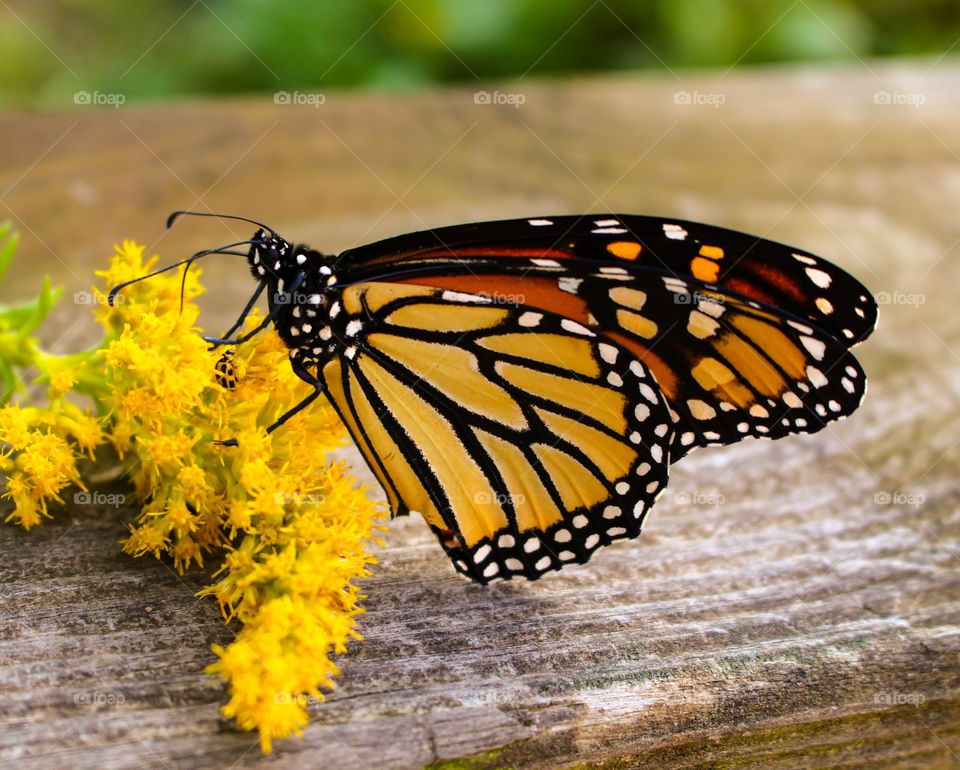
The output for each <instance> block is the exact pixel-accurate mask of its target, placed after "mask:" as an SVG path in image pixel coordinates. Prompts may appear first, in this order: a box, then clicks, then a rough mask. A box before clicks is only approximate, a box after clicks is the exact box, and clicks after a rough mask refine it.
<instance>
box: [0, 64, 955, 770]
mask: <svg viewBox="0 0 960 770" xmlns="http://www.w3.org/2000/svg"><path fill="white" fill-rule="evenodd" d="M925 69H926V65H923V66H916V67H910V66H898V67H891V68H887V69H885V68H881V67H875V68H874V72H873V74H872V73H871V72H867V71H865V70H863V69H862V68H854V69H850V70H838V69H801V70H771V71H762V70H761V71H755V72H750V73H747V74H739V73H738V74H734V75H730V76H728V77H725V78H722V79H720V78H717V77H712V76H706V75H704V76H702V77H689V78H685V79H683V80H681V81H676V80H674V79H673V78H669V77H642V78H641V77H619V78H604V79H591V80H582V81H572V82H565V83H562V84H550V85H547V84H532V83H526V82H521V83H517V84H505V85H501V86H499V90H501V91H506V92H516V93H523V94H524V96H525V97H526V101H525V103H524V104H523V105H522V106H521V107H520V108H514V107H510V106H489V105H478V104H475V103H474V100H473V91H472V89H462V90H438V91H434V92H428V93H420V94H413V95H405V96H383V95H359V96H347V95H339V94H329V95H328V96H327V100H326V103H325V104H324V105H322V106H321V107H320V108H318V109H311V108H309V107H306V108H294V107H288V106H283V105H274V104H273V103H272V99H271V98H270V97H265V98H257V99H248V100H241V101H226V102H216V103H182V104H171V105H158V106H146V107H124V108H121V109H119V110H94V111H82V110H78V111H74V112H69V113H63V114H49V113H48V114H6V115H3V116H0V138H2V141H0V218H2V217H5V216H9V217H11V218H12V219H13V220H14V221H15V223H17V224H18V226H19V227H20V228H21V229H22V230H23V232H24V236H25V237H24V245H23V250H22V254H23V255H24V257H26V259H21V261H20V268H21V272H19V273H18V274H17V275H15V276H13V277H12V278H11V280H10V281H9V282H8V283H7V284H6V285H5V286H4V287H2V292H0V293H2V295H3V296H4V297H13V296H17V295H18V293H21V292H23V291H27V290H28V289H30V288H31V287H33V286H34V285H35V284H36V283H37V281H38V280H39V276H40V275H41V274H42V273H44V272H51V273H53V274H54V276H55V277H56V278H57V280H59V281H60V282H61V283H63V284H64V285H66V286H67V287H68V290H69V291H70V292H72V291H75V290H78V289H81V288H84V287H86V286H87V285H88V284H89V283H90V282H91V278H90V272H91V271H92V270H93V269H95V268H96V267H98V266H99V265H101V264H102V263H103V261H104V260H105V258H106V255H107V254H109V251H110V248H111V243H112V242H114V241H116V240H118V239H121V238H123V237H135V238H137V239H138V240H141V241H145V242H147V243H150V244H152V245H153V246H154V247H155V248H156V249H157V250H158V251H159V252H160V253H161V254H162V255H164V257H165V258H168V259H173V258H174V257H177V256H180V255H181V254H183V253H184V251H185V250H186V249H193V248H199V247H201V246H205V245H209V244H210V243H214V242H220V241H223V240H224V239H226V238H229V237H231V234H236V235H241V236H242V235H244V234H245V230H244V229H243V228H239V227H235V226H233V225H230V227H229V228H227V227H225V226H224V225H222V224H216V223H209V222H208V223H204V224H200V223H196V222H194V223H190V224H189V225H184V226H180V227H178V228H177V229H175V230H174V231H172V232H170V233H167V234H164V233H161V225H162V220H163V217H164V215H165V214H166V212H167V211H168V210H170V209H173V208H177V207H183V206H198V207H201V208H202V207H203V206H209V207H210V208H211V209H215V210H216V209H222V210H226V211H232V212H241V213H246V214H249V215H251V216H255V217H258V218H261V219H265V220H267V221H269V222H270V223H271V224H273V225H274V226H275V227H277V228H278V229H280V230H281V231H282V232H284V233H286V234H288V236H289V237H291V238H296V239H303V240H306V241H309V242H311V243H313V244H314V245H316V246H318V247H320V248H322V249H324V250H331V251H332V250H336V249H342V248H346V247H348V246H351V245H353V244H354V243H357V242H363V241H369V240H372V239H374V238H376V237H380V236H386V235H390V234H394V233H398V232H402V231H406V230H412V229H419V228H421V227H424V226H435V225H441V224H449V223H455V222H458V221H464V220H471V219H484V218H496V217H511V216H522V215H534V214H541V215H542V214H558V213H566V212H576V211H581V210H594V211H607V210H613V211H627V212H637V213H663V214H671V215H673V216H678V217H686V218H693V219H702V220H707V221H712V222H716V223H719V224H725V225H729V226H733V227H738V228H742V229H746V230H750V231H754V232H759V233H766V234H767V235H768V236H770V237H774V238H776V239H779V240H784V241H787V242H791V243H796V244H797V245H799V246H802V247H804V248H807V249H810V250H812V251H815V252H818V253H821V254H823V255H824V256H826V257H828V258H830V259H832V260H834V261H836V262H837V263H839V264H841V265H843V266H845V267H846V268H847V269H849V270H850V271H851V272H853V273H854V274H855V275H857V276H858V277H859V278H861V280H863V281H864V282H865V283H866V284H867V285H868V286H870V287H871V289H873V290H874V291H875V292H878V293H885V294H881V297H882V300H883V301H884V302H885V304H884V306H883V307H882V308H881V321H880V324H881V325H880V330H879V331H878V333H877V334H876V335H875V337H874V338H873V339H872V340H871V341H870V342H869V343H867V345H865V346H864V347H863V349H862V352H861V358H862V361H863V362H864V365H865V367H866V370H867V372H868V373H869V375H870V377H871V386H870V393H869V395H868V397H867V401H866V403H865V404H864V406H863V408H862V409H861V410H860V411H859V412H858V413H857V414H856V415H855V416H854V417H853V418H851V419H849V420H847V421H845V422H843V423H840V424H837V425H835V426H833V427H831V428H830V429H828V430H827V431H824V432H823V433H821V434H818V435H816V436H811V437H797V438H793V439H789V440H783V441H779V442H776V443H769V442H747V443H744V444H742V445H739V446H736V447H731V448H727V449H719V450H717V449H715V450H703V451H701V452H698V453H697V454H695V455H693V456H691V457H690V458H688V459H685V460H684V461H683V462H681V463H679V464H678V465H677V466H675V467H674V469H673V478H672V481H671V484H670V488H669V490H668V492H667V494H666V495H665V496H664V497H663V498H662V499H661V501H660V503H659V504H658V506H657V508H656V509H655V511H654V512H653V514H652V516H651V518H650V520H649V522H648V524H647V527H646V530H645V533H644V535H643V536H642V537H641V538H640V539H639V540H638V541H635V542H631V543H623V544H619V545H615V546H612V547H610V548H608V549H606V550H605V552H603V553H601V554H600V555H598V556H596V557H595V558H594V559H593V561H592V562H591V563H590V564H589V565H587V566H585V567H580V568H574V569H566V570H564V571H563V572H562V573H560V574H558V575H556V576H552V577H548V578H546V579H543V580H541V581H539V582H537V583H519V582H513V583H509V584H498V585H492V586H490V587H487V588H482V587H478V586H474V585H471V584H469V583H467V582H466V581H464V580H463V579H461V578H459V577H458V576H456V575H455V574H454V573H453V571H452V568H451V567H450V566H449V565H448V564H447V563H446V560H445V557H444V556H443V554H442V552H441V550H440V549H439V547H438V546H437V545H436V544H435V543H434V542H433V538H432V536H431V535H430V534H429V532H428V531H427V530H426V527H425V525H424V524H423V523H422V522H421V521H419V520H415V519H409V520H403V521H398V522H396V523H395V524H394V525H393V526H392V527H391V531H390V533H389V536H388V543H387V546H386V547H385V548H384V549H382V551H381V552H380V554H379V555H380V558H381V564H380V566H379V568H378V569H377V571H376V574H375V575H374V576H373V577H372V578H370V579H369V580H368V581H367V584H366V590H367V592H368V594H369V598H368V600H367V601H366V608H367V614H366V615H365V616H364V617H363V619H362V630H363V633H364V640H363V641H362V642H358V643H356V644H353V645H352V647H351V650H350V653H349V654H348V655H347V656H346V658H345V659H344V660H343V664H344V665H343V675H342V676H341V678H340V685H339V687H338V689H337V690H336V691H335V692H334V693H332V694H331V696H330V697H329V699H328V701H327V702H326V703H323V704H317V705H316V706H314V707H313V708H312V715H313V720H312V723H311V725H310V727H309V728H308V729H307V731H306V733H305V735H304V737H303V739H302V740H291V741H286V742H280V743H279V744H278V745H277V747H276V753H275V755H274V756H273V757H272V758H270V759H264V758H262V757H261V756H260V754H259V750H258V749H257V748H256V745H255V744H256V740H255V737H254V736H251V735H249V734H243V733H238V732H236V731H235V730H233V728H232V727H231V726H230V725H229V723H227V722H225V721H224V720H222V719H221V718H220V717H219V715H218V706H219V705H220V704H221V703H222V702H223V701H224V699H225V694H224V690H223V688H222V687H221V686H220V685H219V684H218V683H217V682H215V681H213V680H210V679H208V678H207V677H205V676H204V675H203V673H202V670H203V668H204V666H205V665H206V664H207V663H209V662H210V660H211V653H210V651H209V646H210V644H211V643H213V642H218V643H224V642H226V641H229V639H230V638H231V635H232V631H231V629H229V628H227V627H225V626H224V625H223V623H222V622H221V620H220V617H219V614H218V610H217V608H216V606H215V604H213V603H212V602H209V601H199V600H197V599H195V598H194V596H193V594H194V592H195V591H196V590H197V589H198V588H199V587H200V586H201V585H203V583H204V580H205V576H204V575H202V574H191V575H188V576H187V577H186V578H184V579H181V578H179V577H177V576H176V575H175V574H174V573H173V572H172V571H171V570H170V568H169V567H168V566H167V565H165V564H162V563H159V562H157V561H154V560H151V559H140V560H133V559H130V558H128V557H125V556H123V555H121V554H120V553H119V548H118V546H117V541H118V539H120V538H121V537H122V536H123V534H124V532H125V522H126V521H128V520H129V519H130V518H131V516H132V513H131V511H130V510H126V509H124V508H119V509H114V508H106V509H100V510H91V509H90V508H89V507H80V506H77V507H68V508H67V509H66V510H63V511H62V512H61V513H60V514H59V515H58V516H57V519H56V520H55V521H54V522H53V523H51V524H49V525H45V526H43V527H42V528H40V529H39V530H37V531H35V532H32V533H29V534H25V533H23V532H20V531H18V530H16V529H14V528H12V527H10V526H6V527H3V528H0V548H2V554H3V558H2V560H0V584H2V591H0V619H2V625H0V715H2V721H0V763H3V764H4V765H6V766H16V767H29V768H38V769H39V768H60V767H65V766H69V767H72V768H87V767H90V768H94V767H96V768H126V767H166V768H208V767H241V768H245V767H260V766H263V767H273V768H286V767H312V766H330V767H337V768H372V767H377V768H397V769H399V768H418V767H423V766H426V765H430V764H432V763H436V766H438V767H450V768H452V767H457V768H462V767H512V768H554V767H575V766H584V765H586V764H587V763H590V764H589V765H588V766H590V767H604V768H625V767H664V766H672V767H691V768H692V767H733V766H737V767H739V766H762V767H775V768H780V767H798V766H802V767H947V766H952V765H956V764H958V763H960V760H958V754H960V665H958V653H960V577H958V572H957V567H958V552H960V549H958V540H960V516H958V508H960V483H958V479H957V461H958V459H960V449H958V436H960V410H958V406H957V404H958V395H960V320H958V316H957V313H956V310H955V308H956V307H957V305H958V303H960V289H958V286H960V282H958V281H957V279H956V276H957V275H958V271H960V255H958V253H957V243H958V239H960V218H958V215H957V212H958V211H960V158H958V154H960V138H958V136H957V133H956V130H955V127H956V125H957V121H958V120H960V104H958V102H957V101H956V99H955V85H956V82H957V78H958V76H960V69H958V68H957V67H956V66H955V65H951V66H948V65H940V66H938V67H936V68H934V69H933V70H931V71H930V72H929V73H928V74H926V75H925V74H924V70H925ZM681 90H682V91H686V92H689V93H691V94H696V93H706V94H710V93H713V94H722V95H723V96H724V101H723V104H721V105H720V106H719V107H712V106H709V105H705V104H699V105H697V104H691V105H684V104H678V103H677V102H676V100H675V94H676V93H677V92H678V91H681ZM880 91H886V92H895V91H898V92H903V93H922V94H923V95H924V97H925V101H924V103H923V104H922V105H921V106H919V107H910V106H896V105H884V104H878V103H877V100H876V99H875V94H876V93H878V92H880ZM4 191H5V192H4ZM198 196H199V197H200V198H201V200H200V202H199V203H198V202H197V201H196V198H197V197H198ZM206 274H207V281H208V283H209V284H211V285H213V286H216V287H217V289H216V291H215V292H213V293H212V294H211V296H209V297H208V298H207V299H206V305H205V320H206V321H207V322H208V323H209V325H210V326H217V325H219V324H220V323H222V322H223V321H224V320H227V318H228V316H229V315H230V313H231V312H232V310H233V309H234V308H236V306H237V303H238V302H240V297H241V296H243V295H244V292H245V291H248V290H249V287H248V285H247V281H248V280H249V279H248V276H247V275H246V274H245V272H244V271H243V270H238V269H237V266H236V264H234V263H225V264H221V265H213V264H211V265H209V266H208V268H207V269H206ZM58 313H59V315H57V316H56V317H55V318H54V319H53V323H52V326H51V328H50V329H48V330H47V341H48V342H49V343H51V344H54V345H56V346H59V347H61V348H69V347H72V346H74V345H76V344H79V342H80V341H82V340H84V339H85V338H87V337H89V336H90V334H91V333H92V325H88V324H87V323H86V321H84V320H82V316H83V315H85V311H84V309H82V308H79V309H78V308H77V307H76V306H74V305H72V304H70V303H69V302H67V303H66V304H65V305H64V306H63V307H61V308H60V309H59V311H58ZM122 489H123V488H122V486H121V487H117V488H116V490H115V491H122Z"/></svg>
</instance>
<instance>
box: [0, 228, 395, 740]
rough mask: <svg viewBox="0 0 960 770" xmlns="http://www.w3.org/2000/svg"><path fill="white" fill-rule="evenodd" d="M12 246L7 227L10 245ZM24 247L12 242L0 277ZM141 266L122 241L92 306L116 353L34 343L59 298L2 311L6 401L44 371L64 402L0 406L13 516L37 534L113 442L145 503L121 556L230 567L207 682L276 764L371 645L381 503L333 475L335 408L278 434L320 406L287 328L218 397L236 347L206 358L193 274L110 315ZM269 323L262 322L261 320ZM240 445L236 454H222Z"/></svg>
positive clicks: (264, 336)
mask: <svg viewBox="0 0 960 770" xmlns="http://www.w3.org/2000/svg"><path fill="white" fill-rule="evenodd" d="M5 235H6V236H8V237H9V234H8V233H5V232H3V231H2V230H0V244H2V243H3V241H4V236H5ZM15 245H16V244H15V243H13V244H12V246H11V245H10V244H9V243H8V244H7V246H8V249H7V251H4V247H3V246H2V245H0V274H2V269H4V268H5V266H6V264H7V263H9V258H10V256H12V249H13V248H14V247H15ZM143 252H144V248H143V247H142V246H138V245H137V244H135V243H132V242H129V241H127V242H124V243H123V245H122V246H120V247H118V248H117V249H116V254H115V255H114V256H113V258H112V260H111V261H110V264H109V267H108V268H107V270H105V271H103V272H101V273H98V275H99V276H100V278H101V279H102V286H101V287H100V288H98V289H94V290H93V293H92V294H91V296H92V297H93V298H94V299H95V301H94V302H92V304H93V306H94V308H95V314H96V318H97V320H98V321H99V322H100V324H101V325H102V327H103V330H104V339H103V341H102V343H101V344H99V345H98V346H96V347H95V348H93V349H91V350H88V351H84V352H82V353H77V354H73V355H70V356H54V355H51V354H48V353H45V352H44V351H42V350H41V349H40V347H39V346H38V344H37V343H36V341H35V340H34V339H33V338H32V336H31V333H32V332H33V330H34V329H35V328H36V326H37V325H39V323H40V322H41V321H42V320H43V317H44V316H45V315H46V313H47V312H48V311H49V307H50V306H51V305H52V303H53V302H54V301H55V299H56V296H55V294H54V293H53V292H52V290H51V289H50V288H49V286H48V285H45V287H44V290H43V293H42V294H41V297H40V298H39V299H38V300H37V301H36V302H35V303H31V305H29V306H21V307H18V308H3V307H0V379H2V380H3V383H4V388H5V390H8V391H9V390H10V389H11V387H9V386H12V385H13V383H15V382H17V379H16V377H17V373H18V372H23V371H24V370H25V369H26V368H27V367H34V368H35V369H36V370H37V371H38V372H39V373H40V377H39V379H38V382H40V383H43V384H45V385H46V386H47V396H48V399H49V403H48V404H47V405H46V406H32V405H28V406H22V405H20V404H17V403H9V404H7V403H6V401H5V402H4V403H5V405H4V406H0V448H2V453H0V471H2V473H3V475H4V476H5V479H6V490H5V492H4V496H5V497H7V498H10V499H11V500H12V501H13V504H14V508H13V512H12V513H10V515H9V516H8V521H13V522H15V523H17V524H20V525H21V526H23V527H25V528H30V527H32V526H34V525H36V524H38V523H40V521H41V519H42V517H43V516H48V515H50V512H49V508H50V506H51V504H57V503H61V502H62V501H63V494H64V492H65V490H67V489H68V488H83V479H82V477H81V474H80V471H79V470H78V465H77V462H78V460H79V459H80V458H81V456H83V455H87V456H89V457H90V458H95V457H96V456H97V451H98V449H101V448H105V447H108V446H112V448H113V449H114V450H115V451H116V453H117V454H118V455H119V456H120V458H121V461H122V462H123V464H124V467H125V469H126V472H127V474H128V475H129V477H130V479H131V480H132V483H133V485H134V487H135V490H136V497H137V500H138V502H139V506H140V510H139V513H138V515H137V516H136V519H135V521H134V522H133V523H132V524H131V532H130V536H129V537H128V538H127V539H126V541H125V542H124V545H123V548H124V550H125V551H126V552H127V553H129V554H131V555H134V556H140V555H142V554H144V553H151V554H154V555H155V556H157V557H160V558H170V559H172V560H173V563H174V565H175V567H176V569H178V570H179V571H181V572H182V571H183V570H185V569H187V568H188V567H190V566H191V565H192V564H197V565H203V564H204V563H205V559H208V558H210V557H211V556H212V555H216V556H217V558H222V564H221V566H220V568H219V570H218V571H217V572H216V573H215V577H216V582H214V583H213V584H212V585H210V586H208V587H207V588H206V589H204V591H203V592H202V593H204V594H207V595H211V596H213V597H215V598H216V599H217V601H218V602H219V603H220V607H221V609H222V610H223V613H224V616H225V617H226V618H227V619H228V620H233V619H236V620H238V621H239V622H240V623H242V624H243V626H242V629H241V630H240V632H239V633H238V635H237V637H236V639H235V641H234V642H233V643H232V644H230V645H229V646H227V647H226V648H221V647H219V646H214V651H215V653H216V654H217V656H218V660H217V661H216V662H214V663H213V664H212V665H211V666H210V667H209V669H208V670H209V671H210V672H211V673H213V674H216V675H219V676H221V677H223V678H224V679H226V680H227V681H228V682H229V686H230V700H229V702H228V703H227V704H226V705H225V706H224V708H223V712H224V714H225V715H227V716H229V717H232V718H233V719H235V720H236V722H237V724H238V725H239V726H240V727H242V728H243V729H247V730H252V729H256V730H258V731H259V733H260V739H261V746H262V748H263V750H264V751H265V752H269V751H270V748H271V739H273V738H279V737H285V736H288V735H290V734H291V733H299V732H300V730H301V728H302V727H303V726H304V725H305V724H306V722H307V719H308V715H307V710H306V705H307V701H308V699H309V697H313V698H316V699H320V698H321V697H322V695H321V692H320V690H321V688H323V687H330V686H332V677H333V676H335V675H336V674H337V667H336V665H335V664H334V663H333V661H332V660H331V655H335V654H338V653H342V652H343V651H344V650H345V646H346V643H347V641H348V640H349V639H350V638H351V637H357V633H356V630H355V619H356V615H357V614H358V613H359V612H361V609H360V606H359V600H360V599H361V598H362V597H361V595H360V594H359V592H358V588H357V585H356V581H357V579H358V578H362V577H364V576H365V575H367V574H368V571H367V569H368V566H369V565H370V564H372V563H373V562H374V559H373V557H372V556H371V555H370V554H369V552H368V550H367V549H368V547H369V545H370V544H371V543H372V542H376V535H377V532H378V530H379V529H380V526H379V525H378V524H377V521H376V517H377V516H378V514H379V513H380V511H379V507H378V505H377V504H375V503H373V502H372V501H371V500H370V499H369V498H368V496H367V495H366V492H365V490H364V489H363V488H361V487H359V486H357V484H356V482H355V480H354V479H353V478H352V477H351V476H350V474H349V472H348V470H347V469H346V468H345V467H344V466H343V465H342V464H338V463H331V462H330V461H329V459H328V454H329V452H330V451H331V450H332V449H334V448H336V447H337V446H338V445H340V444H341V443H343V441H344V432H343V428H342V426H341V425H340V423H339V421H338V419H337V417H336V414H335V412H334V411H333V409H332V408H331V407H330V406H329V405H328V404H327V403H326V402H324V401H322V400H319V401H317V402H315V404H314V405H313V406H312V408H310V409H307V410H304V411H303V412H301V413H300V414H298V415H297V416H296V417H294V418H293V419H291V420H290V421H289V422H287V423H286V424H285V425H284V426H283V427H282V428H281V429H280V430H277V431H276V432H274V433H272V434H269V435H268V434H267V433H266V430H265V428H266V426H268V425H270V424H271V423H272V422H273V421H274V420H275V419H276V418H277V417H278V416H280V415H281V414H283V412H284V411H286V410H287V409H288V408H289V407H290V406H292V405H293V404H296V403H297V402H298V401H300V400H301V399H302V398H303V397H304V396H306V395H307V393H308V392H309V391H308V386H307V385H306V384H304V383H303V382H301V381H300V380H299V379H298V378H297V377H296V376H295V375H294V374H293V373H292V371H291V370H290V366H289V364H288V362H287V351H286V350H285V349H284V346H283V344H282V342H281V341H280V339H279V337H278V336H277V335H276V334H275V333H274V332H272V331H270V332H263V333H261V334H259V335H257V336H256V337H254V338H253V339H252V340H251V341H250V342H248V343H246V344H243V345H240V346H238V347H237V348H236V350H235V353H234V355H233V357H232V358H231V365H232V366H233V367H234V369H235V372H236V378H237V384H236V386H235V389H233V390H227V389H225V388H224V387H222V386H221V385H220V384H218V383H217V381H216V380H215V377H214V374H215V366H216V363H217V361H218V359H219V358H220V356H221V354H222V352H223V351H222V350H214V351H211V350H208V345H207V343H205V342H204V341H203V340H202V339H201V338H200V335H199V331H200V330H199V329H198V327H197V325H196V322H197V314H198V310H197V307H196V305H195V304H194V303H193V300H194V299H195V298H196V296H197V295H199V294H200V293H201V292H202V288H201V286H200V283H199V280H198V278H197V273H198V271H197V270H196V268H194V270H193V271H191V272H190V273H189V274H188V275H187V278H186V281H185V283H184V286H185V291H184V302H183V308H182V311H181V280H182V278H183V274H182V272H179V271H171V272H169V273H165V274H162V275H158V276H156V277H154V278H151V279H150V280H147V281H142V282H140V283H136V284H134V285H132V286H130V287H129V288H128V289H126V290H125V291H124V293H123V294H122V295H120V296H121V297H122V301H121V302H118V303H117V304H116V305H115V306H113V307H111V306H108V305H107V303H106V302H104V301H103V300H104V298H105V291H106V290H107V289H108V288H109V287H111V286H114V285H116V284H118V283H120V282H122V281H126V280H129V279H132V278H137V277H139V276H142V275H144V274H146V273H147V272H149V271H150V269H151V268H152V267H153V265H154V264H155V263H156V258H155V257H153V258H151V259H148V260H145V259H144V257H143ZM4 259H6V263H5V262H4V261H3V260H4ZM257 323H258V319H257V317H256V314H253V315H252V316H251V318H250V319H248V324H249V325H251V326H255V325H256V324H257ZM248 328H249V327H248ZM8 385H9V386H8ZM7 395H8V396H9V393H8V394H7ZM77 396H85V397H86V398H87V399H88V400H89V401H90V402H91V405H92V407H93V410H94V411H93V413H90V412H88V411H84V410H83V409H82V408H81V407H79V406H77V405H76V401H77V398H76V397H77ZM227 438H237V439H238V441H239V446H237V447H228V446H223V445H221V444H218V443H216V440H217V439H220V440H222V439H227Z"/></svg>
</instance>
